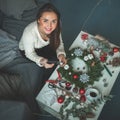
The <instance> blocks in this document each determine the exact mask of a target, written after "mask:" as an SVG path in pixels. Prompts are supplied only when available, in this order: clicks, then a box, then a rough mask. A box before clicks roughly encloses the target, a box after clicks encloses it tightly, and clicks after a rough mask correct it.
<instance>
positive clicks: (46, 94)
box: [36, 31, 120, 120]
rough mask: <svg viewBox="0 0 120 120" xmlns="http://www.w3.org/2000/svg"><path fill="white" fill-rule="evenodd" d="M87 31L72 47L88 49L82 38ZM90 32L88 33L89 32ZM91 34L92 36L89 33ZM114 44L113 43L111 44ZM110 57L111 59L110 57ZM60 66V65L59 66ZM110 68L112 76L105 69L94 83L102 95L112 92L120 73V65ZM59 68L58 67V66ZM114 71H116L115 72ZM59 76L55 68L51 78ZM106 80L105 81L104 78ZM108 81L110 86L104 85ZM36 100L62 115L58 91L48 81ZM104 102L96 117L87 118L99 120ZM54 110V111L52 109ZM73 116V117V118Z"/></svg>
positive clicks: (54, 112)
mask: <svg viewBox="0 0 120 120" xmlns="http://www.w3.org/2000/svg"><path fill="white" fill-rule="evenodd" d="M83 33H85V32H83V31H81V32H80V34H79V35H78V36H77V38H76V39H75V40H74V42H73V44H72V45H71V47H70V49H72V48H75V47H82V48H83V49H86V47H87V46H86V44H83V40H81V37H80V36H81V34H83ZM87 34H88V33H87ZM89 36H92V35H90V34H89ZM111 45H113V44H111ZM115 56H120V53H116V54H115ZM108 59H111V58H110V57H109V58H108ZM58 67H59V66H58ZM107 67H108V68H109V70H110V71H111V73H112V76H110V75H109V74H108V72H107V71H106V70H105V69H104V70H103V71H102V72H103V76H102V77H101V78H100V80H99V81H97V82H95V83H94V85H93V86H94V87H96V88H97V89H98V90H99V91H100V92H101V93H102V95H109V94H110V92H111V89H112V87H113V85H114V83H115V80H116V79H117V76H118V74H119V73H120V66H119V67H113V66H112V65H108V66H107ZM56 69H57V68H56ZM113 71H114V73H113ZM57 78H58V73H57V71H56V70H55V71H54V72H53V73H52V75H51V77H50V78H49V79H50V80H56V79H57ZM104 79H105V80H106V81H105V82H104V81H103V80H104ZM105 83H107V84H108V86H107V87H104V84H105ZM36 100H37V101H38V103H40V104H41V105H42V107H43V109H45V110H47V111H48V112H50V113H51V114H53V115H55V116H57V117H58V118H59V117H60V116H59V114H58V112H59V110H60V107H61V104H59V103H58V102H57V100H56V93H55V91H54V90H53V89H50V88H49V87H48V83H46V84H45V85H44V87H43V88H42V90H41V91H40V93H39V94H38V96H37V97H36ZM103 106H104V104H101V105H100V107H99V109H98V110H97V111H95V114H96V116H95V118H87V120H97V119H98V117H99V115H100V113H101V111H102V108H103ZM52 110H53V111H52ZM72 119H73V118H72V117H71V120H72ZM74 120H78V118H74Z"/></svg>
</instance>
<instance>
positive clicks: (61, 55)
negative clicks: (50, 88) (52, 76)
mask: <svg viewBox="0 0 120 120" xmlns="http://www.w3.org/2000/svg"><path fill="white" fill-rule="evenodd" d="M58 60H59V62H60V66H61V67H63V66H64V65H66V63H67V59H66V58H65V56H64V55H63V54H60V55H59V56H58Z"/></svg>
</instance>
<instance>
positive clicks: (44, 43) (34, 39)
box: [19, 3, 67, 68]
mask: <svg viewBox="0 0 120 120" xmlns="http://www.w3.org/2000/svg"><path fill="white" fill-rule="evenodd" d="M60 32H61V26H60V14H59V12H58V10H57V9H56V8H55V7H54V6H53V5H52V4H50V3H47V4H45V5H43V6H42V7H41V8H40V10H39V12H38V15H37V20H36V21H34V22H32V23H31V24H29V25H28V26H27V27H26V28H25V30H24V32H23V35H22V38H21V40H20V43H19V48H20V50H21V51H24V52H25V56H26V57H27V58H28V59H29V60H31V61H33V62H35V63H36V64H37V65H39V66H40V67H45V68H52V67H53V66H54V63H49V62H48V61H49V59H52V60H53V57H55V54H54V52H55V51H56V54H57V58H58V60H59V61H60V62H61V63H62V66H64V65H65V64H66V62H67V61H66V59H65V56H66V55H65V51H64V46H63V42H62V39H61V34H60Z"/></svg>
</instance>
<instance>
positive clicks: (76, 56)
mask: <svg viewBox="0 0 120 120" xmlns="http://www.w3.org/2000/svg"><path fill="white" fill-rule="evenodd" d="M67 58H68V61H67V64H66V65H65V66H64V67H59V68H58V72H59V73H60V74H61V77H62V78H63V79H65V80H67V81H69V82H70V83H71V84H75V86H78V87H80V88H85V87H87V86H88V85H93V83H94V82H95V81H98V80H99V77H101V76H102V70H103V69H104V68H103V66H102V65H101V63H100V60H99V59H98V58H97V57H95V56H94V54H93V53H92V52H91V51H88V50H82V49H81V48H80V47H77V48H73V49H71V50H69V51H68V52H67Z"/></svg>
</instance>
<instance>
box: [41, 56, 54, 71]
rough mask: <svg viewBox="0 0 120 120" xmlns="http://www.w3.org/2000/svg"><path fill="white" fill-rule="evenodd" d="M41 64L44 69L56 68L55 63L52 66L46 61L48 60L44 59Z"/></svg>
mask: <svg viewBox="0 0 120 120" xmlns="http://www.w3.org/2000/svg"><path fill="white" fill-rule="evenodd" d="M40 64H41V65H43V67H45V68H46V69H48V68H52V67H53V66H54V64H53V63H52V64H50V63H48V59H46V58H42V59H41V60H40Z"/></svg>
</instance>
